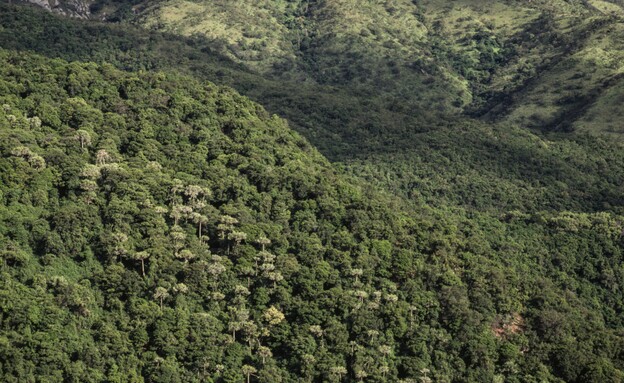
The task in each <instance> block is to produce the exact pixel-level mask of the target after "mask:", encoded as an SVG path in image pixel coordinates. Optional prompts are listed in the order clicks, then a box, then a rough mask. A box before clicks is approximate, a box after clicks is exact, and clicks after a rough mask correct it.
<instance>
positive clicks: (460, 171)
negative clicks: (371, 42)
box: [0, 7, 624, 215]
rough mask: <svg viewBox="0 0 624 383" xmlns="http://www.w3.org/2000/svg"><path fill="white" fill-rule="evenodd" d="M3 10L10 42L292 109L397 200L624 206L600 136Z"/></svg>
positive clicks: (617, 164)
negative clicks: (381, 98)
mask: <svg viewBox="0 0 624 383" xmlns="http://www.w3.org/2000/svg"><path fill="white" fill-rule="evenodd" d="M0 17H2V19H1V23H2V24H1V25H2V26H3V27H4V31H2V32H0V39H1V41H2V44H3V46H6V47H13V48H14V49H24V48H27V49H30V50H34V51H37V52H40V53H42V54H46V55H48V56H52V57H63V58H66V59H69V60H77V59H78V60H89V59H91V60H95V61H99V62H102V61H107V62H111V63H114V64H115V65H117V66H119V67H121V68H127V69H134V70H140V69H143V70H145V69H150V70H153V69H164V70H177V71H184V72H185V73H187V74H194V75H196V76H200V77H202V78H208V79H210V80H215V81H218V82H219V83H222V84H227V85H230V86H232V87H235V88H236V89H238V90H239V91H241V92H244V93H245V94H247V95H249V96H251V97H253V98H254V99H256V100H257V101H261V102H262V103H263V104H264V105H266V106H267V107H268V108H269V109H270V110H271V111H272V112H277V113H280V114H281V115H282V116H285V117H287V118H288V119H289V121H290V122H291V124H292V126H293V128H295V129H296V130H298V131H299V132H300V133H302V134H303V135H305V136H306V137H307V138H308V139H309V140H310V141H311V142H312V143H313V144H314V145H315V146H316V147H317V148H319V150H320V151H321V152H322V153H323V154H325V155H327V156H328V157H329V158H330V159H332V160H334V161H336V160H338V161H341V162H343V163H344V164H345V165H346V166H347V167H348V168H349V169H351V171H355V172H357V173H358V174H360V175H363V176H365V177H367V178H368V179H369V180H370V182H374V183H378V184H379V185H381V186H382V187H385V188H387V189H389V190H391V191H392V192H393V193H396V194H398V195H401V196H405V197H408V198H411V199H416V200H420V201H426V202H427V203H429V204H434V205H438V206H440V205H442V206H446V205H447V204H452V205H459V206H464V207H467V208H469V209H475V208H476V209H478V210H484V211H491V212H492V213H493V214H494V215H498V214H499V213H500V210H504V211H509V210H514V209H520V210H522V211H528V212H534V211H539V210H554V211H556V210H560V209H567V210H574V211H600V210H604V209H609V210H614V211H621V206H622V203H623V201H622V196H621V193H620V191H619V186H620V185H621V183H622V177H623V175H622V169H623V168H624V167H623V166H622V164H623V163H624V159H623V158H622V151H621V147H620V145H618V144H614V143H612V142H605V140H603V139H601V138H600V137H597V138H593V137H585V136H582V135H573V136H569V135H567V134H564V135H551V136H548V137H540V136H538V135H535V134H533V133H528V132H526V130H525V129H524V128H522V127H516V126H513V125H509V124H500V125H497V124H486V123H482V122H479V121H474V120H467V119H464V118H458V117H449V116H441V117H438V116H437V115H436V114H435V113H433V112H432V111H429V110H420V109H415V110H414V109H408V108H405V107H404V105H403V104H402V101H401V100H400V99H397V100H395V101H396V102H393V103H391V104H387V103H383V102H382V103H379V102H378V100H376V99H375V98H374V97H375V96H370V97H369V95H371V93H369V92H368V91H354V90H353V89H351V91H350V90H349V89H350V88H341V87H336V86H327V85H314V84H304V85H301V84H295V83H289V82H284V81H280V80H272V79H266V78H263V77H262V76H260V75H258V74H256V73H252V72H249V71H248V70H245V69H244V68H242V67H241V66H240V65H238V64H236V63H232V62H231V61H229V60H227V59H226V58H223V57H222V56H220V55H218V54H216V53H215V52H214V51H212V50H210V49H209V47H210V45H209V43H208V42H206V41H204V40H201V39H192V40H185V39H180V38H178V37H176V36H171V35H163V34H159V33H146V32H144V31H141V30H140V29H135V28H131V27H127V26H124V25H108V24H100V23H85V22H80V21H73V20H64V19H59V18H56V17H52V16H49V15H47V14H44V13H42V12H36V11H34V10H28V9H24V8H8V7H6V8H4V9H3V12H2V13H1V16H0ZM33 25H45V26H46V28H45V29H44V28H34V27H32V26H33ZM16 30H19V31H21V32H20V33H14V32H13V31H16ZM51 35H54V36H59V37H58V38H54V39H51V38H50V36H51ZM61 36H62V37H61ZM119 48H121V49H119ZM613 97H615V96H612V99H613ZM615 100H617V98H615Z"/></svg>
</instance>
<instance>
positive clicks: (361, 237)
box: [0, 51, 624, 382]
mask: <svg viewBox="0 0 624 383" xmlns="http://www.w3.org/2000/svg"><path fill="white" fill-rule="evenodd" d="M0 63H1V64H2V65H0V68H1V69H0V71H1V73H0V78H1V79H2V80H1V83H0V86H1V87H2V88H3V89H6V91H5V92H4V93H3V94H2V95H1V96H0V104H1V105H2V109H1V110H0V153H1V159H0V168H1V169H3V170H2V172H1V173H0V175H1V177H2V183H1V187H0V193H1V194H0V195H1V196H2V197H1V198H2V199H1V201H2V205H1V210H0V222H1V223H0V238H2V241H1V242H0V243H2V248H1V249H0V250H1V252H2V253H1V254H2V258H3V259H2V270H1V272H2V275H3V277H2V285H1V289H0V309H1V310H0V326H1V327H0V328H1V338H0V353H1V355H2V364H1V365H0V372H1V374H2V377H3V380H4V381H7V382H11V381H16V382H17V381H28V380H33V379H39V380H47V381H81V382H83V381H84V382H88V381H136V382H141V381H145V382H175V381H180V382H182V381H185V382H186V381H223V382H228V381H233V382H238V381H242V380H243V378H245V377H246V374H247V373H250V374H251V375H250V376H251V377H252V378H253V380H257V381H266V382H276V381H283V382H288V381H292V382H294V381H301V380H313V381H321V380H331V381H338V379H342V380H343V381H356V380H358V379H359V378H358V377H363V376H364V374H366V376H367V380H368V381H380V382H381V381H387V380H388V379H391V380H398V379H420V378H422V379H426V378H431V379H434V380H437V381H490V380H492V379H508V380H510V381H525V380H530V379H533V378H532V377H542V378H544V379H554V376H558V377H560V378H561V379H564V380H567V381H579V382H580V381H592V380H593V381H599V380H600V379H601V377H604V376H606V375H610V376H619V375H621V372H620V370H619V367H620V366H621V363H622V361H621V359H620V357H621V356H620V353H619V350H620V347H621V344H622V338H621V335H620V332H619V329H620V328H621V326H622V323H621V318H619V316H618V314H617V313H618V312H619V311H620V305H621V302H622V290H621V289H620V287H619V284H618V281H619V280H620V279H621V278H622V277H624V276H622V275H620V274H621V270H620V269H621V268H620V265H621V262H622V254H621V250H620V248H621V247H620V246H621V226H620V225H621V224H620V219H621V218H619V217H616V216H613V215H611V214H608V213H601V214H575V213H564V214H550V213H549V214H539V213H536V214H535V215H530V214H524V213H520V212H517V213H514V212H510V213H509V214H507V215H505V216H503V217H500V219H492V218H491V216H490V215H488V214H477V213H475V214H474V215H471V216H470V217H468V216H464V215H463V213H461V212H460V211H455V212H453V213H452V214H451V213H450V211H448V210H446V209H445V208H443V207H439V208H436V209H425V210H420V211H419V212H418V213H416V212H414V214H413V215H412V216H411V217H410V215H408V214H407V213H401V212H400V211H401V210H404V211H406V212H408V211H410V209H411V208H408V207H407V206H404V205H403V204H402V203H400V202H397V201H393V200H392V199H391V198H389V197H387V196H383V195H381V194H379V193H378V192H375V191H373V190H372V189H371V188H370V187H363V186H361V185H360V184H359V182H358V181H356V180H348V179H347V178H345V177H344V176H342V175H339V174H336V172H335V171H334V170H332V168H331V166H330V165H329V163H328V162H327V161H326V160H324V159H323V158H322V157H321V156H320V155H319V154H318V153H317V152H316V151H315V150H314V149H313V148H312V147H311V146H310V145H309V144H308V143H307V142H306V141H305V140H304V139H302V138H301V137H300V136H298V135H297V134H295V133H293V132H292V131H290V130H289V129H288V128H287V126H286V124H285V122H284V121H283V120H281V119H279V118H277V117H270V116H269V115H268V114H267V113H266V112H265V111H264V110H263V109H262V108H260V107H259V106H258V105H257V104H254V103H252V102H251V101H249V100H248V99H246V98H243V97H241V96H239V95H238V94H236V93H235V92H233V91H232V90H230V89H227V88H220V87H217V86H215V85H212V84H207V83H200V82H197V81H195V80H192V79H189V78H187V77H181V76H175V75H168V74H163V73H159V72H154V73H149V74H148V73H140V74H126V73H122V72H119V71H118V70H116V69H113V68H112V67H111V66H109V65H108V66H107V65H104V66H98V65H94V64H78V63H70V64H68V63H65V62H63V61H60V60H48V59H43V58H41V57H39V56H34V55H28V54H18V53H14V52H9V51H2V53H0ZM25 79H28V81H27V83H28V87H29V90H28V91H24V84H25ZM45 111H56V112H55V113H56V114H54V113H52V112H51V115H53V116H54V115H55V116H56V117H54V118H50V115H49V114H47V112H45ZM46 115H47V117H46ZM536 239H539V240H536ZM245 366H247V367H245ZM343 368H344V370H342V369H343ZM254 371H255V372H254Z"/></svg>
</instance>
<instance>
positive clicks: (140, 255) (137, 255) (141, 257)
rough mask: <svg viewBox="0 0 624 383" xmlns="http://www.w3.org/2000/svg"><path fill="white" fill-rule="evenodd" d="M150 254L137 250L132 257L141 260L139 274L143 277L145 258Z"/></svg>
mask: <svg viewBox="0 0 624 383" xmlns="http://www.w3.org/2000/svg"><path fill="white" fill-rule="evenodd" d="M150 256H151V254H150V253H148V252H147V251H137V252H136V253H134V259H135V260H137V261H140V262H141V275H143V276H144V277H145V260H146V259H147V258H149V257H150Z"/></svg>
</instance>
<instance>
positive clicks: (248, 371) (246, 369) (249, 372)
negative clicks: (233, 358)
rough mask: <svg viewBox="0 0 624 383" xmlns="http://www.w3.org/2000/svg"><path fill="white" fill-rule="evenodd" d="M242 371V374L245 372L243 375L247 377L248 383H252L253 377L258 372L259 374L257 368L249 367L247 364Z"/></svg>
mask: <svg viewBox="0 0 624 383" xmlns="http://www.w3.org/2000/svg"><path fill="white" fill-rule="evenodd" d="M241 371H242V372H243V374H244V375H245V376H246V377H247V383H250V382H251V377H252V376H255V375H254V374H255V373H256V372H258V370H256V368H255V367H253V366H250V365H248V364H245V365H244V366H243V368H242V369H241Z"/></svg>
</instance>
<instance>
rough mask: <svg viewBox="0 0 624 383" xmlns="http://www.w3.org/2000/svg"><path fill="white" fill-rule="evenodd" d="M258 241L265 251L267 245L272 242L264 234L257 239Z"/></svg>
mask: <svg viewBox="0 0 624 383" xmlns="http://www.w3.org/2000/svg"><path fill="white" fill-rule="evenodd" d="M256 243H257V244H259V245H260V246H262V251H265V247H266V246H268V245H270V244H271V240H270V239H268V238H267V237H265V236H262V237H260V238H258V239H257V240H256Z"/></svg>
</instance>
